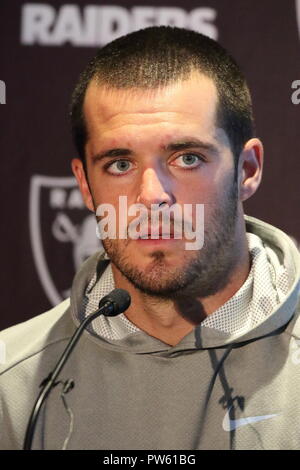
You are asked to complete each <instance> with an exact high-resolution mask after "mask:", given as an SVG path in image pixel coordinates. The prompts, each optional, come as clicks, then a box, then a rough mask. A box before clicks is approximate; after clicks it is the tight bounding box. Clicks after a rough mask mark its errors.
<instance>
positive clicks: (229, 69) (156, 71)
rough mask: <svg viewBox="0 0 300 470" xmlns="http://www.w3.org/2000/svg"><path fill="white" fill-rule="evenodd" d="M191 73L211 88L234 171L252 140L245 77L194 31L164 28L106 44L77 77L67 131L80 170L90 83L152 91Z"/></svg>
mask: <svg viewBox="0 0 300 470" xmlns="http://www.w3.org/2000/svg"><path fill="white" fill-rule="evenodd" d="M193 71H198V72H199V73H201V74H203V75H205V76H207V77H209V78H211V79H212V80H213V81H214V83H215V85H216V89H217V93H218V99H219V102H218V108H217V124H218V126H219V127H222V128H223V129H224V131H225V132H226V134H227V136H228V138H229V142H230V145H231V150H232V152H233V155H234V158H235V162H236V166H237V162H238V158H239V155H240V153H241V151H242V149H243V146H244V144H245V142H246V141H247V140H249V139H250V138H251V137H253V135H254V120H253V114H252V103H251V96H250V92H249V89H248V86H247V83H246V80H245V77H244V75H243V73H242V71H241V69H240V67H239V66H238V65H237V63H236V62H235V60H234V59H233V58H232V57H231V55H230V54H229V53H228V52H227V51H226V50H225V49H224V48H223V47H222V46H221V45H220V44H219V43H217V42H216V41H214V40H212V39H210V38H209V37H207V36H204V35H203V34H200V33H197V32H195V31H190V30H187V29H182V28H175V27H170V26H154V27H149V28H146V29H141V30H139V31H135V32H133V33H130V34H127V35H126V36H122V37H120V38H118V39H116V40H114V41H112V42H110V43H108V44H107V45H106V46H104V47H103V48H101V49H99V50H98V52H97V54H96V55H95V56H94V57H93V59H92V60H91V61H90V62H89V64H88V65H87V67H86V69H85V70H84V71H83V72H82V74H81V75H80V77H79V80H78V83H77V85H76V87H75V89H74V92H73V94H72V99H71V125H72V134H73V140H74V144H75V146H76V148H77V151H78V154H79V157H80V158H81V160H82V161H83V163H84V165H85V144H86V140H87V127H86V123H85V117H84V113H83V103H84V97H85V93H86V90H87V87H88V85H89V83H90V82H91V81H92V80H96V82H97V83H98V84H99V85H105V86H106V87H110V88H117V89H122V88H124V89H125V88H142V89H156V88H161V87H164V86H166V85H169V84H172V83H175V82H178V81H179V80H182V79H186V78H188V77H189V75H190V74H191V73H192V72H193Z"/></svg>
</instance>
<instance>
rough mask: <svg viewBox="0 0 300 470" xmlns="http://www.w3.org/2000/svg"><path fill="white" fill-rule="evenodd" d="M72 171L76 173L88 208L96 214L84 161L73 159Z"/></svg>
mask: <svg viewBox="0 0 300 470" xmlns="http://www.w3.org/2000/svg"><path fill="white" fill-rule="evenodd" d="M71 166H72V171H73V173H74V176H75V178H76V180H77V183H78V186H79V189H80V192H81V195H82V198H83V201H84V203H85V205H86V207H87V208H88V209H89V210H90V211H92V212H95V208H94V203H93V198H92V195H91V192H90V188H89V185H88V182H87V178H86V174H85V170H84V168H83V164H82V161H81V160H80V159H79V158H73V160H72V163H71Z"/></svg>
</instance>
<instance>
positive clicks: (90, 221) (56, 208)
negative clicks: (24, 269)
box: [29, 175, 102, 306]
mask: <svg viewBox="0 0 300 470" xmlns="http://www.w3.org/2000/svg"><path fill="white" fill-rule="evenodd" d="M29 212H30V213H29V221H30V239H31V245H32V252H33V257H34V262H35V266H36V269H37V272H38V275H39V278H40V281H41V284H42V286H43V288H44V290H45V293H46V295H47V297H48V299H49V301H50V302H51V304H52V305H53V306H54V305H57V304H58V303H59V302H61V301H62V300H64V299H65V298H67V297H68V296H69V295H70V286H71V283H72V280H73V277H74V274H75V272H76V271H77V270H78V268H79V267H80V265H81V264H82V263H83V261H84V260H85V259H86V258H88V257H89V256H90V255H92V254H93V253H95V252H96V251H99V250H101V249H102V246H101V242H100V240H99V238H98V237H97V235H96V227H97V225H96V219H95V216H94V215H92V214H91V213H90V212H89V211H88V210H87V209H86V208H85V206H84V203H83V201H82V198H81V194H80V191H79V189H78V188H77V183H76V180H75V178H73V177H71V176H70V177H51V176H40V175H34V176H33V177H32V179H31V185H30V201H29Z"/></svg>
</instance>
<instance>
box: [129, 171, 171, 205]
mask: <svg viewBox="0 0 300 470" xmlns="http://www.w3.org/2000/svg"><path fill="white" fill-rule="evenodd" d="M137 202H139V203H141V204H144V205H145V206H146V207H147V208H149V209H150V208H151V204H158V205H162V204H168V205H172V204H173V203H174V197H173V195H172V193H171V190H170V182H169V181H167V176H166V175H159V174H158V172H157V171H156V170H155V169H154V168H147V169H146V170H144V172H143V176H142V183H141V187H140V193H139V195H138V198H137Z"/></svg>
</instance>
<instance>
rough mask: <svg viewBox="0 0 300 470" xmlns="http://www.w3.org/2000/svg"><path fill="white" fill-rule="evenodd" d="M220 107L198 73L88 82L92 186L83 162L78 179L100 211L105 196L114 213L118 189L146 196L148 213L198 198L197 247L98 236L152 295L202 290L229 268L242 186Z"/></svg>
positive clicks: (116, 264)
mask: <svg viewBox="0 0 300 470" xmlns="http://www.w3.org/2000/svg"><path fill="white" fill-rule="evenodd" d="M216 108H217V91H216V88H215V85H214V83H213V81H212V80H210V79H209V78H207V77H205V76H203V75H199V74H193V75H191V77H190V78H189V79H187V80H184V81H180V82H179V83H177V84H174V85H170V86H168V87H165V88H163V89H160V90H138V89H137V90H124V89H121V90H116V89H114V90H112V89H110V90H107V89H106V90H105V89H103V88H102V87H100V86H98V85H96V84H95V83H91V84H90V85H89V87H88V90H87V93H86V98H85V103H84V113H85V119H86V122H87V128H88V141H87V145H86V164H87V178H88V183H89V188H90V192H91V193H89V191H88V189H87V185H86V184H84V179H85V176H84V173H83V172H82V173H81V184H80V185H81V190H82V192H83V196H84V199H85V202H86V204H87V206H88V207H89V208H90V209H91V210H94V211H96V209H97V207H98V206H99V205H100V204H103V203H109V204H111V205H112V206H114V207H115V208H116V214H118V208H119V196H126V197H127V205H128V207H129V206H130V205H131V204H135V203H141V204H143V205H144V206H146V207H147V209H148V210H149V219H150V209H151V204H161V203H164V204H165V205H166V204H167V205H169V206H171V205H172V204H175V203H177V204H179V205H180V206H182V207H184V204H192V205H193V207H195V205H196V204H204V230H205V236H204V245H203V248H201V249H200V250H186V248H185V246H186V245H185V244H186V242H187V240H186V239H185V238H184V237H183V238H182V239H174V238H171V239H168V240H164V239H158V240H149V239H148V240H143V239H137V240H136V239H131V238H127V239H105V240H103V245H104V248H105V250H106V252H107V254H108V255H109V257H110V258H111V260H112V263H113V269H115V270H118V271H120V272H121V273H122V274H123V275H124V276H125V277H126V278H127V279H128V280H129V281H130V282H131V283H133V284H134V285H135V286H136V287H137V288H138V289H140V290H141V291H143V292H146V293H148V294H150V295H155V296H160V297H166V298H172V297H176V295H178V293H180V294H182V295H184V294H188V293H189V294H194V295H195V296H199V297H205V296H207V295H211V294H213V293H215V292H217V291H218V290H219V289H220V288H222V287H223V286H224V285H226V283H227V282H228V279H229V275H230V273H231V271H232V269H233V266H234V263H235V254H234V250H233V245H234V244H235V242H236V239H237V230H236V227H237V219H238V217H240V211H239V210H238V190H237V184H236V182H235V180H234V160H233V155H232V152H231V149H230V144H229V141H228V138H227V136H226V134H225V132H224V131H223V130H222V129H220V128H217V127H216V123H215V120H216V119H215V116H216ZM77 176H78V175H77ZM83 187H84V188H85V189H83ZM132 218H133V217H128V218H127V226H128V225H129V223H130V220H131V219H132ZM192 225H193V227H194V228H195V218H194V216H193V218H192Z"/></svg>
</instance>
